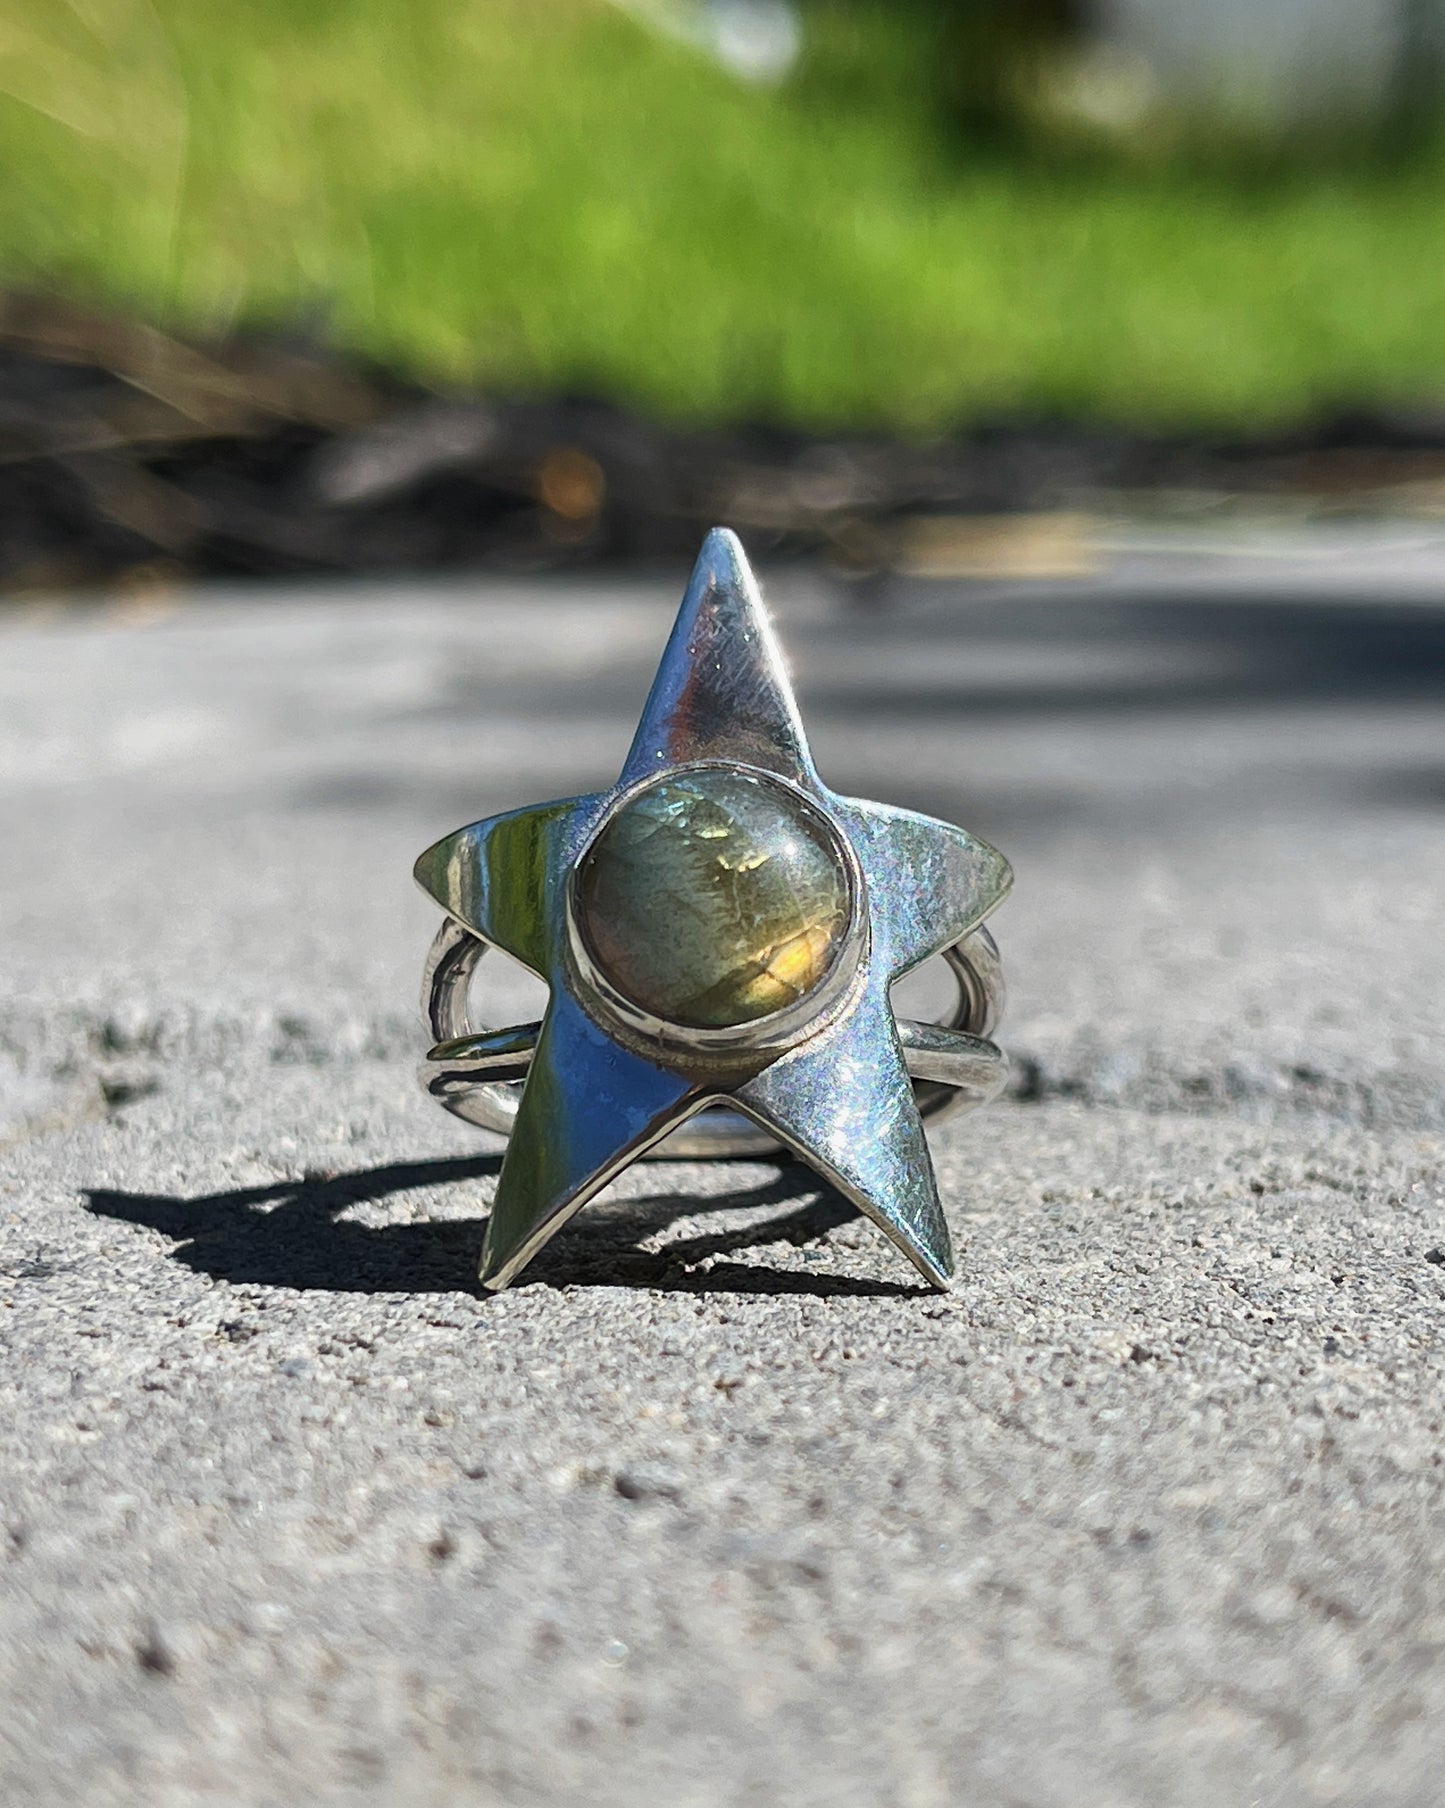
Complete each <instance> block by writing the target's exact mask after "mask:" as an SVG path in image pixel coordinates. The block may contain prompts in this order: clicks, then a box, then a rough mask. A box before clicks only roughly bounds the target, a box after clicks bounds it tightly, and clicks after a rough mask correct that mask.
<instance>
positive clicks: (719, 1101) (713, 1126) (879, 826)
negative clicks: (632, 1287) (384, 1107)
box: [416, 529, 1011, 1288]
mask: <svg viewBox="0 0 1445 1808" xmlns="http://www.w3.org/2000/svg"><path fill="white" fill-rule="evenodd" d="M718 766H723V767H726V768H728V769H731V770H733V771H739V772H751V773H753V774H755V775H757V776H758V777H760V778H764V779H767V780H769V781H770V782H773V783H779V782H780V783H781V785H782V786H783V787H785V788H786V789H787V791H788V792H790V793H792V792H796V794H797V795H798V797H799V798H800V800H802V801H803V802H805V803H806V805H807V806H808V808H809V809H810V810H813V811H816V812H818V813H820V814H821V816H822V817H823V818H824V819H826V821H827V823H828V824H829V825H830V831H831V832H832V833H833V834H834V835H836V838H837V843H838V847H839V849H840V852H841V855H842V858H843V859H844V860H845V862H846V869H847V874H848V886H849V895H850V897H851V899H852V905H851V919H850V922H849V927H848V933H847V936H846V956H847V958H846V960H838V961H835V962H834V964H833V966H832V967H831V968H830V969H829V972H828V975H827V978H826V983H821V984H819V985H818V986H817V987H816V988H810V989H808V990H806V992H804V993H803V994H802V995H800V996H799V997H798V998H797V999H795V1000H792V1001H790V1002H789V1003H788V1004H787V1005H786V1007H784V1008H779V1009H777V1010H771V1011H768V1012H767V1013H766V1014H764V1015H761V1016H754V1017H752V1018H750V1019H749V1020H748V1021H746V1022H743V1023H733V1024H729V1025H727V1026H725V1033H724V1034H721V1035H719V1034H715V1033H711V1032H710V1031H708V1030H699V1028H698V1027H697V1026H696V1025H691V1026H690V1025H687V1024H682V1023H674V1022H667V1021H665V1020H663V1019H662V1018H660V1017H659V1016H658V1015H657V1014H656V1013H655V1012H653V1011H650V1010H648V1009H645V1008H643V1007H642V1006H641V1005H640V1004H639V1003H638V1001H637V999H636V998H632V997H628V996H627V995H625V993H623V992H622V991H620V990H619V988H618V986H617V985H616V984H615V983H614V982H615V977H616V976H615V975H614V976H610V977H609V976H607V975H605V974H603V973H601V972H600V971H599V970H598V966H597V963H596V962H595V961H593V960H592V959H590V958H589V957H588V953H587V941H586V938H585V936H583V935H582V934H581V933H580V931H579V925H578V921H577V904H576V896H575V886H576V874H577V871H578V868H579V865H580V864H581V862H582V861H583V860H584V859H585V858H586V856H587V853H588V850H589V848H591V847H592V845H593V844H594V842H595V840H596V838H597V837H598V835H599V833H600V832H601V831H602V830H603V828H604V827H605V826H606V824H607V823H608V822H609V821H610V820H611V819H612V817H613V815H614V813H615V812H616V811H617V810H618V809H619V807H620V806H621V805H622V804H623V803H624V802H626V801H627V800H628V799H630V798H632V797H633V796H635V795H636V794H638V793H639V792H640V791H641V790H642V789H644V788H645V787H646V786H648V785H650V784H652V783H654V782H656V781H657V780H658V779H659V778H661V777H664V776H671V775H675V774H679V773H683V772H686V771H688V770H690V769H697V768H708V767H718ZM416 876H417V879H418V882H419V883H420V884H421V885H422V887H423V889H424V890H426V891H427V892H428V893H429V894H430V895H431V896H432V897H433V898H434V899H435V900H436V902H437V903H439V904H440V905H441V906H442V908H443V910H444V911H445V912H446V913H447V917H448V921H447V923H446V924H444V925H443V928H442V931H441V933H440V934H439V935H438V937H437V940H436V942H435V944H434V945H433V948H432V952H431V955H430V957H429V959H428V962H427V968H426V974H425V981H424V995H423V1002H424V1008H425V1009H426V1012H427V1016H428V1021H429V1023H430V1025H431V1029H432V1034H433V1036H434V1038H435V1042H436V1046H435V1047H433V1049H432V1050H431V1052H430V1054H429V1056H428V1058H427V1061H426V1063H425V1065H424V1067H423V1070H422V1078H423V1083H424V1084H425V1085H426V1086H427V1088H428V1090H429V1091H430V1092H431V1093H432V1094H433V1096H434V1097H436V1098H437V1099H438V1100H439V1101H440V1102H441V1103H442V1104H444V1105H445V1106H446V1107H447V1108H448V1109H449V1110H451V1111H453V1112H455V1113H456V1114H457V1115H459V1116H462V1117H466V1118H468V1119H469V1120H470V1121H472V1122H475V1123H479V1124H484V1125H486V1126H487V1127H488V1128H492V1129H497V1130H501V1131H502V1132H503V1133H505V1134H508V1135H509V1138H510V1140H509V1143H508V1148H507V1153H506V1157H505V1159H504V1162H503V1166H502V1172H501V1176H500V1179H499V1181H498V1185H497V1194H496V1199H495V1202H494V1205H493V1209H492V1215H491V1218H490V1220H489V1223H488V1227H487V1234H486V1242H485V1247H484V1249H483V1254H482V1268H481V1276H482V1280H483V1282H484V1283H485V1284H486V1285H487V1286H490V1287H494V1288H495V1287H503V1286H506V1285H507V1284H508V1282H509V1281H511V1280H512V1279H513V1278H514V1277H515V1276H516V1275H517V1274H518V1273H519V1272H520V1270H521V1269H522V1268H523V1267H524V1266H525V1265H526V1263H527V1262H528V1261H530V1260H531V1258H532V1257H533V1256H534V1255H535V1254H536V1252H537V1251H538V1250H539V1249H540V1248H541V1247H542V1245H543V1244H544V1243H545V1242H546V1241H547V1239H548V1238H549V1237H550V1236H552V1235H553V1234H554V1232H555V1231H557V1230H558V1229H559V1228H560V1227H561V1226H562V1225H563V1224H565V1223H566V1221H567V1220H568V1219H569V1218H570V1217H571V1216H572V1215H573V1213H575V1212H576V1211H577V1210H578V1209H579V1208H580V1207H581V1206H582V1205H584V1204H585V1203H586V1202H587V1200H588V1199H590V1198H591V1197H592V1196H593V1195H594V1194H595V1193H596V1192H598V1191H599V1190H600V1189H601V1188H602V1187H603V1186H605V1185H606V1183H607V1182H608V1181H609V1180H610V1179H612V1178H613V1177H614V1176H615V1175H616V1174H617V1173H618V1172H619V1171H620V1170H621V1169H622V1168H623V1167H625V1166H626V1165H627V1164H628V1163H629V1162H631V1161H632V1160H634V1159H636V1158H637V1157H638V1156H641V1155H644V1154H647V1153H649V1152H656V1151H662V1150H663V1148H664V1144H665V1152H666V1153H669V1154H673V1153H676V1154H690V1155H692V1154H712V1153H741V1152H749V1153H752V1152H758V1151H760V1150H765V1149H775V1148H776V1147H777V1146H778V1144H782V1145H784V1146H785V1147H787V1148H789V1149H791V1150H792V1151H793V1152H794V1153H795V1154H797V1155H798V1156H800V1157H801V1158H802V1159H803V1160H805V1161H807V1162H809V1163H810V1164H811V1165H812V1166H813V1167H814V1168H816V1169H817V1170H818V1172H819V1173H820V1174H822V1175H823V1176H824V1178H825V1179H827V1180H828V1181H830V1182H831V1183H832V1184H833V1185H834V1186H835V1187H836V1188H837V1189H838V1190H839V1191H840V1192H841V1193H842V1194H843V1195H844V1196H845V1197H846V1198H848V1199H849V1200H850V1201H851V1202H852V1203H853V1204H854V1205H856V1206H857V1207H858V1209H859V1210H860V1211H862V1212H863V1213H865V1214H866V1215H867V1216H868V1217H869V1218H871V1219H872V1220H873V1222H874V1223H875V1224H877V1225H878V1227H879V1228H880V1229H881V1230H882V1231H883V1232H884V1233H885V1234H886V1235H887V1236H888V1237H890V1238H891V1239H892V1240H893V1242H894V1243H895V1244H897V1246H898V1247H899V1249H900V1250H901V1251H902V1252H903V1253H904V1254H905V1255H907V1256H908V1258H909V1260H910V1261H912V1262H913V1263H914V1265H915V1266H916V1267H917V1268H918V1270H919V1271H920V1273H922V1274H923V1275H924V1276H925V1278H926V1279H928V1280H929V1281H930V1282H932V1283H933V1284H935V1285H938V1286H943V1285H946V1284H947V1282H948V1280H949V1278H950V1276H951V1274H952V1269H953V1256H952V1249H951V1245H950V1241H949V1234H948V1226H947V1223H946V1221H945V1219H944V1216H943V1212H942V1208H941V1206H940V1203H939V1199H938V1190H937V1186H936V1183H935V1180H934V1175H933V1167H932V1162H931V1160H930V1157H929V1153H928V1147H927V1143H926V1141H925V1139H924V1134H923V1119H924V1117H930V1118H932V1117H937V1116H941V1115H942V1114H943V1113H944V1112H946V1111H949V1110H959V1109H967V1108H969V1107H971V1106H975V1105H978V1104H981V1103H983V1102H984V1101H985V1100H986V1099H988V1098H991V1097H993V1096H994V1094H996V1093H997V1091H998V1090H999V1088H1000V1087H1001V1086H1002V1084H1003V1081H1004V1078H1005V1075H1006V1071H1007V1067H1006V1062H1005V1058H1004V1056H1003V1055H1002V1053H1001V1052H1000V1051H999V1050H998V1049H997V1048H996V1047H995V1046H994V1044H993V1043H992V1042H991V1041H989V1040H988V1035H989V1032H990V1031H991V1029H992V1027H993V1024H994V1022H995V1021H996V1018H997V1015H998V1012H999V1009H1000V1008H1001V1004H1002V996H1003V990H1002V980H1001V975H1000V972H999V966H998V955H997V949H996V948H995V946H994V944H993V941H992V938H991V937H990V936H989V935H988V932H987V931H986V930H984V929H982V928H981V924H982V922H983V919H984V918H985V917H986V916H987V915H988V913H989V912H990V911H991V910H992V909H993V908H994V907H995V905H997V904H998V903H999V901H1000V900H1001V899H1002V898H1003V897H1004V895H1005V894H1006V892H1007V890H1008V886H1009V883H1010V878H1011V875H1010V872H1009V868H1008V864H1007V862H1006V861H1005V860H1004V859H1003V858H1002V856H1001V855H999V854H997V853H996V852H995V851H994V850H993V849H992V848H990V847H988V846H987V845H986V844H985V843H983V842H981V841H979V840H977V839H976V838H975V837H973V836H971V835H968V834H966V833H965V832H964V831H963V830H962V829H957V828H954V827H953V826H952V825H950V824H948V823H944V822H940V821H937V820H935V819H934V818H931V817H926V816H920V815H918V814H916V813H914V812H912V811H908V810H901V809H897V808H894V807H892V806H890V805H885V804H875V803H866V802H863V801H861V800H859V799H856V798H845V797H841V796H838V795H837V794H836V793H834V792H832V791H830V790H828V788H827V787H826V786H825V785H824V784H823V782H822V781H821V779H820V778H819V777H818V774H817V772H816V770H815V769H814V766H813V762H812V756H811V754H810V753H809V750H808V745H807V739H806V736H805V735H804V732H803V727H802V722H801V720H800V718H799V715H798V710H797V705H796V702H795V701H794V698H793V693H792V687H791V685H790V684H789V681H788V678H787V674H786V671H785V669H784V666H783V661H782V655H781V653H780V651H779V649H778V646H777V643H776V640H775V639H774V636H773V633H772V629H771V626H770V624H769V622H768V618H767V615H766V613H765V611H764V609H763V605H762V601H761V598H760V596H759V594H758V590H757V585H756V582H755V580H754V578H753V575H752V572H751V571H750V569H749V567H748V564H747V561H746V558H745V557H744V555H743V552H742V548H741V546H740V545H739V544H738V542H737V540H736V538H735V537H734V536H733V535H732V534H730V533H728V532H726V531H725V530H722V529H719V530H715V531H714V532H713V533H712V534H710V535H709V536H708V539H707V542H706V544H705V545H704V547H703V550H702V554H701V556H700V557H699V559H698V563H697V566H696V569H695V570H694V573H693V577H692V581H691V583H690V584H689V587H688V591H687V595H686V597H685V598H684V600H683V604H682V608H681V610H680V612H679V614H678V619H677V622H676V624H675V626H674V628H673V631H672V635H671V637H670V639H669V641H668V644H667V647H666V650H665V651H664V654H663V658H662V663H661V666H660V668H659V671H658V674H657V678H656V680H655V682H654V684H653V688H652V691H651V693H650V695H649V697H648V701H647V704H646V706H645V707H644V710H643V714H642V720H641V722H640V723H639V726H638V730H637V734H636V737H635V739H634V741H633V744H632V748H631V751H630V752H629V754H628V757H627V760H626V763H625V765H624V767H623V771H622V774H621V777H620V778H619V780H618V783H617V784H616V785H615V786H614V787H613V788H612V789H611V790H609V791H606V792H600V793H595V794H591V795H587V796H583V797H577V798H568V799H563V800H560V801H558V802H554V803H548V804H541V805H538V806H536V807H534V808H531V809H525V810H516V811H512V812H510V813H509V814H507V815H504V816H496V817H491V818H488V819H487V820H485V821H483V822H478V823H474V824H472V825H471V826H470V827H468V828H464V829H461V830H459V831H458V832H457V833H456V834H454V835H450V836H448V837H446V838H445V839H444V840H442V841H440V842H438V843H437V844H436V845H435V846H434V847H432V848H430V849H428V850H427V852H426V853H424V854H423V855H422V856H421V858H420V859H419V860H418V862H417V866H416ZM760 933H761V930H760ZM489 946H495V947H497V948H501V949H503V950H505V951H506V952H507V953H509V954H511V955H512V956H513V957H514V958H516V959H517V960H519V961H521V962H522V964H523V965H524V966H526V967H528V968H530V969H531V971H532V972H533V973H535V974H537V975H538V976H539V977H541V978H542V979H543V980H545V981H546V982H547V985H548V988H549V1000H548V1005H547V1010H546V1015H545V1016H544V1018H543V1020H542V1022H541V1023H540V1024H539V1025H538V1024H525V1025H515V1026H512V1027H510V1028H500V1029H483V1028H480V1027H479V1026H477V1025H475V1024H474V1023H473V1022H472V1019H471V1016H470V1005H469V990H470V986H471V981H472V977H473V975H474V973H475V971H476V967H477V964H478V962H479V960H480V958H481V955H482V954H483V953H484V952H485V950H486V949H487V948H488V947H489ZM935 955H943V956H944V958H945V960H946V961H947V963H948V966H949V968H950V969H951V971H952V974H953V976H954V979H955V981H956V983H957V992H958V997H957V1000H956V1003H955V1005H954V1008H953V1010H952V1012H951V1013H948V1014H946V1015H945V1017H944V1020H943V1021H941V1022H939V1023H935V1024H922V1023H915V1022H912V1021H908V1020H905V1021H903V1022H899V1021H896V1020H895V1017H894V1013H893V1010H892V1008H891V1005H890V1001H889V989H890V987H891V986H892V985H893V983H894V982H895V981H896V980H897V979H898V978H900V977H901V976H902V975H903V974H905V973H907V972H909V971H911V970H912V969H913V968H915V967H917V966H919V965H920V964H921V963H922V962H924V961H926V960H928V959H929V958H930V957H932V956H935Z"/></svg>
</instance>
